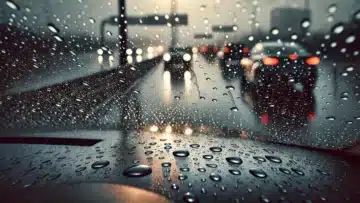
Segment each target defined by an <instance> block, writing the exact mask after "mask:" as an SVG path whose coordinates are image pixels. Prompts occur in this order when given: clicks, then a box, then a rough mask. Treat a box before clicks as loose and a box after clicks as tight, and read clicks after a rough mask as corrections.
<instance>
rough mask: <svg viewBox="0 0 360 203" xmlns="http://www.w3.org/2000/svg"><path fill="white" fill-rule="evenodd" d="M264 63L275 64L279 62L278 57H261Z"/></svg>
mask: <svg viewBox="0 0 360 203" xmlns="http://www.w3.org/2000/svg"><path fill="white" fill-rule="evenodd" d="M263 62H264V65H267V66H276V65H277V64H279V59H277V58H273V57H266V58H264V59H263Z"/></svg>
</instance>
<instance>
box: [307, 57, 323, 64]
mask: <svg viewBox="0 0 360 203" xmlns="http://www.w3.org/2000/svg"><path fill="white" fill-rule="evenodd" d="M305 62H306V63H307V64H308V65H312V66H316V65H319V64H320V58H319V57H317V56H312V57H310V58H308V59H306V61H305Z"/></svg>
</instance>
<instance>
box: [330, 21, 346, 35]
mask: <svg viewBox="0 0 360 203" xmlns="http://www.w3.org/2000/svg"><path fill="white" fill-rule="evenodd" d="M332 31H333V33H335V34H340V33H342V32H343V31H344V25H343V24H342V23H338V24H336V25H334V27H333V28H332Z"/></svg>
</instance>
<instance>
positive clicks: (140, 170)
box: [123, 165, 152, 177]
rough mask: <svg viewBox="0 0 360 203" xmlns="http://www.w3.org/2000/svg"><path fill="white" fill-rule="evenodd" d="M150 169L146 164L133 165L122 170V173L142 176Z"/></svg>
mask: <svg viewBox="0 0 360 203" xmlns="http://www.w3.org/2000/svg"><path fill="white" fill-rule="evenodd" d="M151 172H152V169H151V168H150V167H149V166H147V165H134V166H131V167H129V168H127V169H125V170H124V172H123V175H124V176H127V177H143V176H147V175H149V174H151Z"/></svg>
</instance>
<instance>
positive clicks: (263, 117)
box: [261, 113, 269, 125]
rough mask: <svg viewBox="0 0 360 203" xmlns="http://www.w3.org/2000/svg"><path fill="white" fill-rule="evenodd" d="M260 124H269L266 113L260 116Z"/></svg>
mask: <svg viewBox="0 0 360 203" xmlns="http://www.w3.org/2000/svg"><path fill="white" fill-rule="evenodd" d="M261 124H263V125H268V124H269V114H267V113H263V114H261Z"/></svg>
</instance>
